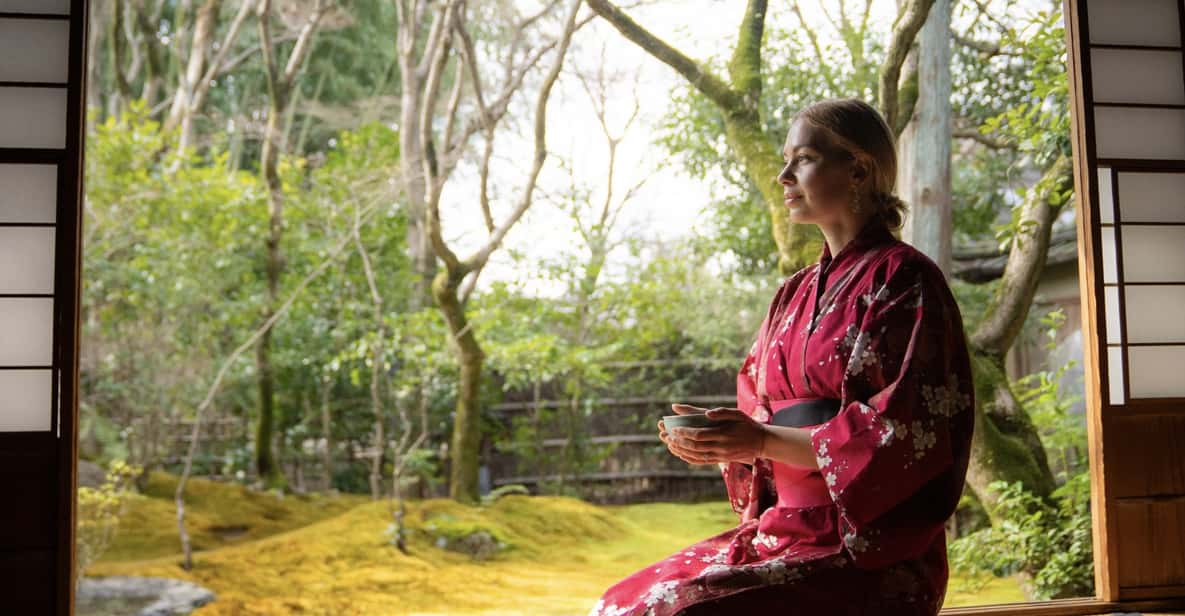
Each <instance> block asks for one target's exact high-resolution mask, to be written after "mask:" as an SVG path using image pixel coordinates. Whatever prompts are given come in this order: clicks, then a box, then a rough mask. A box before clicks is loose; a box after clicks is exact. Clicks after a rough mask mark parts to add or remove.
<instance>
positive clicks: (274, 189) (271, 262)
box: [255, 88, 287, 487]
mask: <svg viewBox="0 0 1185 616" xmlns="http://www.w3.org/2000/svg"><path fill="white" fill-rule="evenodd" d="M283 90H284V88H274V89H273V92H272V97H271V101H270V105H269V106H268V116H267V125H266V128H265V129H264V138H263V150H262V153H261V156H260V158H261V160H260V167H261V168H262V171H263V177H264V182H265V183H266V184H267V204H268V235H267V298H266V299H265V300H264V309H263V319H264V320H265V321H266V320H268V319H271V317H272V315H274V314H275V312H276V303H277V301H278V296H279V289H280V273H281V270H282V269H283V266H284V264H283V257H282V255H281V254H280V239H281V237H282V235H283V229H284V193H283V187H282V186H281V183H280V174H279V172H278V171H277V169H276V165H277V163H278V159H279V152H278V151H277V145H278V144H279V142H280V118H281V117H282V113H283V109H284V107H285V105H286V100H287V92H284V91H283ZM271 342H272V332H271V329H268V331H266V332H264V334H263V336H262V337H261V338H260V339H259V347H258V349H257V350H256V354H255V357H256V373H257V375H258V377H257V378H258V382H259V423H258V426H257V428H256V437H255V470H256V472H258V473H259V479H260V481H263V482H264V484H265V485H267V486H269V487H274V486H277V485H279V484H280V483H281V478H282V473H281V471H280V468H279V466H278V465H277V464H276V461H275V459H274V457H273V456H272V433H273V431H274V429H275V395H274V392H275V375H274V374H273V371H272V362H271Z"/></svg>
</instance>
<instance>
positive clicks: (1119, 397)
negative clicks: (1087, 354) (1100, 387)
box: [1107, 346, 1124, 404]
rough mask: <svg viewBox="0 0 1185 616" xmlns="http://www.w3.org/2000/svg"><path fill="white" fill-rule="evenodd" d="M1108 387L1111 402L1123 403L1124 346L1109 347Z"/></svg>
mask: <svg viewBox="0 0 1185 616" xmlns="http://www.w3.org/2000/svg"><path fill="white" fill-rule="evenodd" d="M1107 388H1108V389H1110V390H1111V391H1110V396H1109V397H1108V399H1109V400H1110V401H1111V404H1123V403H1124V399H1123V348H1121V347H1114V346H1109V347H1107Z"/></svg>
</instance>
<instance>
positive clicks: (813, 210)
mask: <svg viewBox="0 0 1185 616" xmlns="http://www.w3.org/2000/svg"><path fill="white" fill-rule="evenodd" d="M782 159H783V162H784V163H785V166H784V167H782V172H781V173H780V174H779V175H778V183H779V184H781V185H782V192H783V195H784V198H785V204H786V207H788V208H790V221H791V222H795V223H815V224H819V223H823V224H827V223H831V222H834V221H835V220H837V219H838V218H840V217H846V216H851V209H850V207H851V202H852V184H853V182H854V181H856V176H857V175H858V174H859V170H858V169H855V168H854V163H855V159H853V158H852V156H851V155H850V154H848V153H847V152H846V151H844V150H843V149H841V148H839V147H838V146H837V145H835V144H834V143H833V142H832V140H831V139H830V136H829V135H828V133H827V132H826V131H824V130H823V129H821V128H818V127H816V126H814V125H813V124H811V123H810V122H806V121H804V120H802V119H798V120H795V121H794V123H793V124H792V125H791V126H790V132H789V134H787V135H786V144H785V145H784V146H783V148H782Z"/></svg>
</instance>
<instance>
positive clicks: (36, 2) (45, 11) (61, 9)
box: [0, 0, 70, 15]
mask: <svg viewBox="0 0 1185 616" xmlns="http://www.w3.org/2000/svg"><path fill="white" fill-rule="evenodd" d="M0 13H35V14H37V15H69V14H70V0H0Z"/></svg>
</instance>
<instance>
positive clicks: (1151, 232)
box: [1123, 225, 1185, 282]
mask: <svg viewBox="0 0 1185 616" xmlns="http://www.w3.org/2000/svg"><path fill="white" fill-rule="evenodd" d="M1123 280H1124V282H1182V281H1185V225H1182V226H1180V227H1176V226H1146V225H1123Z"/></svg>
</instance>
